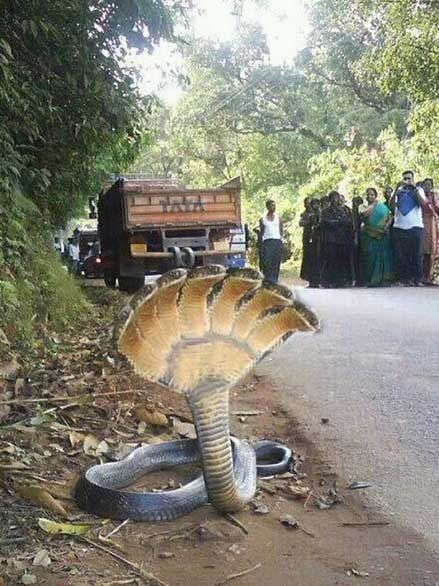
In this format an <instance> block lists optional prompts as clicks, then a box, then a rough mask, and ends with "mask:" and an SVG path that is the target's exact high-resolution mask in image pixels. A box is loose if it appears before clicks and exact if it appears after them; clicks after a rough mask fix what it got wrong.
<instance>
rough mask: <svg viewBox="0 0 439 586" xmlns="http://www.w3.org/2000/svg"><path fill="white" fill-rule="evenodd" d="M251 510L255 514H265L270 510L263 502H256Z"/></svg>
mask: <svg viewBox="0 0 439 586" xmlns="http://www.w3.org/2000/svg"><path fill="white" fill-rule="evenodd" d="M253 512H254V513H255V514H256V515H267V514H268V513H269V512H270V511H269V509H268V507H267V505H265V504H264V503H257V504H256V506H255V508H254V509H253Z"/></svg>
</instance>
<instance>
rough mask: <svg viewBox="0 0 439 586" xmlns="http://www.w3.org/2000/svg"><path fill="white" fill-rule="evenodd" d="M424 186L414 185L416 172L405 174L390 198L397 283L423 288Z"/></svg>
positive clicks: (406, 172) (405, 172)
mask: <svg viewBox="0 0 439 586" xmlns="http://www.w3.org/2000/svg"><path fill="white" fill-rule="evenodd" d="M425 201H426V198H425V194H424V190H423V189H422V187H417V186H416V185H415V177H414V173H413V171H404V173H403V174H402V183H400V184H399V185H398V186H397V188H396V189H395V191H394V193H393V195H392V197H391V198H390V202H389V203H390V206H391V208H392V209H393V210H394V222H393V232H392V237H393V238H392V239H393V252H394V262H395V272H396V278H397V280H398V281H399V282H400V283H401V284H403V285H415V286H417V287H418V286H420V285H422V255H423V240H424V223H423V220H422V205H423V203H424V202H425Z"/></svg>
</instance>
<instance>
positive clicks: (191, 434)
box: [172, 417, 197, 439]
mask: <svg viewBox="0 0 439 586" xmlns="http://www.w3.org/2000/svg"><path fill="white" fill-rule="evenodd" d="M172 421H173V423H174V429H175V431H176V432H177V433H178V435H181V436H182V437H187V438H190V439H195V438H196V437H197V433H196V431H195V425H193V424H192V423H184V422H183V421H180V420H179V419H177V418H176V417H173V418H172Z"/></svg>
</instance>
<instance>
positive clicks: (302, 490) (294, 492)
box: [283, 484, 309, 499]
mask: <svg viewBox="0 0 439 586" xmlns="http://www.w3.org/2000/svg"><path fill="white" fill-rule="evenodd" d="M283 492H284V493H285V494H287V495H288V496H292V497H293V498H295V499H306V498H307V497H308V495H309V488H308V487H307V486H293V485H291V484H288V485H287V486H284V487H283Z"/></svg>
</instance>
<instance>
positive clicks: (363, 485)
mask: <svg viewBox="0 0 439 586" xmlns="http://www.w3.org/2000/svg"><path fill="white" fill-rule="evenodd" d="M369 486H372V485H371V484H370V482H362V481H359V480H357V481H355V482H352V483H351V484H350V485H349V486H348V488H349V489H350V490H357V489H358V488H369Z"/></svg>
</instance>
